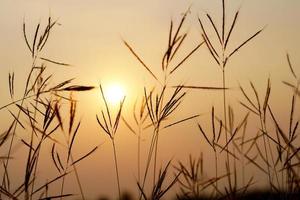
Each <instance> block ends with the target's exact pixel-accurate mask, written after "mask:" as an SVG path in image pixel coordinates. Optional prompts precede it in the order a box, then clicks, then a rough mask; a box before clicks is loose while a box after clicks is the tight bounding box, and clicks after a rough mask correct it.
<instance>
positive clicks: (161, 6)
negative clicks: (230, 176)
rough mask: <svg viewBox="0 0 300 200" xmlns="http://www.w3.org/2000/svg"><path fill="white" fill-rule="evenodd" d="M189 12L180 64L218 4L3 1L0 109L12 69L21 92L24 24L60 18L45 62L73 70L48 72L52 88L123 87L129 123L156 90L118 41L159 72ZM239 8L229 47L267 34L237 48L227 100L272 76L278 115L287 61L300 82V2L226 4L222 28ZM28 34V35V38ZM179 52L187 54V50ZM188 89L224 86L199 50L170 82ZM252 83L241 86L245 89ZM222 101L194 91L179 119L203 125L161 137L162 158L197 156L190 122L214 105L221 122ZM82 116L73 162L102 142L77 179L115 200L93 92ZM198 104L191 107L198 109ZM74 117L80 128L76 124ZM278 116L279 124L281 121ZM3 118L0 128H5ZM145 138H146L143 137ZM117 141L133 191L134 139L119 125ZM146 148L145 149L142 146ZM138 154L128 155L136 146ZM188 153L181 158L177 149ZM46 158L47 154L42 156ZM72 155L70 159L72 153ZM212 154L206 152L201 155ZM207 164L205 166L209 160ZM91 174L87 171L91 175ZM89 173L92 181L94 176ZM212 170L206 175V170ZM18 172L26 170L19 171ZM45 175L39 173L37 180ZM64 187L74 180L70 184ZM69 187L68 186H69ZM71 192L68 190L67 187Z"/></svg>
mask: <svg viewBox="0 0 300 200" xmlns="http://www.w3.org/2000/svg"><path fill="white" fill-rule="evenodd" d="M189 6H191V14H189V15H188V20H187V22H186V25H185V27H184V29H185V30H189V37H188V39H187V41H186V44H185V46H184V47H183V51H182V52H180V53H179V55H180V56H183V55H184V54H185V53H186V52H188V51H189V50H190V49H192V48H193V47H194V46H195V45H196V44H197V43H199V42H200V41H201V37H200V33H201V28H200V26H199V24H198V22H197V16H200V17H203V16H204V14H205V13H206V12H209V13H211V14H212V15H213V16H215V17H219V18H218V20H217V21H218V22H217V23H219V24H220V22H221V20H219V19H221V18H220V11H221V4H220V1H217V0H201V1H199V0H194V1H193V0H189V1H186V0H152V1H147V0H126V1H124V0H111V1H102V0H85V1H80V0H72V1H71V0H64V1H61V0H49V1H37V0H22V1H17V0H2V1H1V3H0V27H1V30H0V35H1V37H0V67H1V73H0V76H1V78H0V93H1V98H0V107H1V106H2V105H4V104H6V103H8V102H10V99H9V93H8V86H7V79H8V78H7V77H8V72H11V71H14V72H15V76H16V80H18V81H17V82H16V90H17V91H16V92H17V94H21V91H22V90H23V88H22V86H23V85H22V83H23V82H24V81H25V77H24V74H25V72H28V70H29V67H30V63H31V58H30V53H29V51H28V50H27V49H26V45H25V43H24V41H23V38H22V23H23V19H24V20H25V22H26V24H27V26H28V30H33V29H32V28H33V27H34V26H35V25H36V23H38V22H41V23H45V22H46V19H47V17H48V16H49V15H50V16H51V17H53V18H54V19H58V22H59V23H60V24H61V26H57V27H56V28H55V29H54V31H53V34H52V36H51V38H50V40H49V42H48V44H47V47H46V49H45V52H44V53H43V56H45V57H48V58H51V59H54V60H57V61H62V62H66V63H70V64H72V66H71V67H69V68H61V67H56V66H52V65H51V68H52V67H53V69H50V71H51V70H53V72H54V73H55V77H56V79H55V80H64V79H66V78H70V77H76V80H75V82H76V83H82V84H87V85H96V86H97V85H98V84H99V83H102V84H103V85H104V86H105V84H106V85H109V84H112V83H115V82H117V83H119V84H121V85H123V87H124V88H125V90H126V92H127V93H126V96H127V97H126V103H125V108H124V116H125V117H128V118H131V109H132V106H133V101H134V99H136V97H137V96H138V94H139V95H141V94H142V93H141V91H142V89H143V87H144V85H147V86H149V85H151V84H153V80H152V78H151V77H150V76H149V74H148V73H147V72H146V70H145V69H144V68H143V67H141V65H140V63H139V62H138V61H137V60H136V59H135V58H134V57H133V56H132V54H131V53H130V52H129V51H128V49H127V48H126V47H125V45H123V43H122V39H125V40H126V41H128V42H129V43H130V44H131V45H132V46H133V47H134V48H135V50H136V51H137V52H138V53H139V55H140V56H141V57H142V58H143V60H144V61H145V62H146V63H147V64H148V65H149V66H151V67H152V68H151V69H152V70H153V71H154V72H155V73H157V74H158V73H159V72H160V64H161V63H160V59H161V56H162V55H163V52H164V50H165V47H166V45H167V37H168V29H169V22H170V19H173V20H174V21H175V22H176V23H178V22H179V19H180V16H181V13H183V12H184V11H185V10H186V9H187V8H188V7H189ZM238 8H240V9H241V15H240V18H239V19H238V22H237V23H238V24H237V28H236V30H235V32H233V37H234V38H235V39H234V40H233V42H232V43H233V45H238V44H239V43H240V42H242V41H243V40H245V39H246V38H248V37H249V36H250V35H251V34H252V33H254V32H256V31H257V30H259V29H261V28H262V27H264V26H266V28H265V30H264V31H263V32H262V34H261V35H259V36H258V37H257V38H255V40H254V41H253V42H251V44H249V45H247V46H246V47H245V48H244V49H242V50H241V51H240V53H239V55H238V56H236V57H234V58H233V59H232V61H231V62H230V64H229V65H228V69H227V70H228V71H227V72H228V81H229V85H230V87H232V88H233V90H232V93H231V94H230V95H229V96H230V97H229V99H230V100H229V101H230V103H232V104H233V105H235V106H237V99H238V98H239V97H240V96H239V94H238V91H237V86H238V83H241V84H242V85H247V83H248V81H249V80H252V81H254V82H255V84H256V85H257V87H258V88H259V91H261V92H263V91H264V88H265V83H266V80H267V78H268V77H270V78H271V80H272V83H273V85H274V90H273V93H272V98H273V100H272V105H274V107H275V109H276V111H277V112H278V113H280V115H281V116H285V114H284V113H283V111H285V110H286V107H285V105H283V104H282V103H281V100H280V98H281V97H282V96H283V94H288V93H286V92H287V91H288V90H286V87H285V86H283V85H282V84H281V81H282V80H291V75H290V73H289V70H288V65H287V62H286V58H285V54H286V52H289V53H290V55H291V59H292V62H293V63H294V66H295V71H296V73H297V74H298V75H300V68H299V66H300V56H299V55H300V48H299V46H300V37H299V35H300V26H299V19H300V12H299V9H300V1H296V0H294V1H282V0H265V1H261V0H251V1H249V0H248V1H245V0H244V1H242V0H235V1H233V0H232V1H230V5H229V6H228V16H227V19H228V20H232V18H233V16H234V11H235V10H236V9H238ZM32 34H33V31H32V32H30V35H32ZM184 51H185V52H184ZM182 82H185V83H188V84H190V85H201V86H220V84H221V72H220V70H219V69H218V67H217V66H216V65H215V63H214V62H213V60H212V58H211V57H210V55H209V52H208V50H207V49H206V48H205V47H204V46H203V47H201V48H200V50H199V51H198V52H196V53H195V54H194V55H193V56H192V58H191V59H190V60H189V61H188V62H187V63H186V64H185V65H184V66H183V67H182V68H181V69H180V70H179V71H178V72H177V74H176V78H175V79H174V83H175V84H178V83H182ZM248 86H249V85H247V87H248ZM219 95H220V94H219V93H213V92H207V93H196V92H191V93H189V96H188V97H187V98H186V102H188V103H186V104H184V105H183V108H182V112H180V113H179V114H178V115H177V116H176V117H178V118H180V117H187V116H189V115H193V114H202V113H206V115H204V116H203V117H201V118H199V119H197V120H193V121H191V122H188V123H187V124H186V125H180V126H179V127H178V128H174V129H173V128H172V129H171V130H170V131H169V132H168V131H166V134H164V135H163V136H162V140H161V152H162V155H161V160H167V159H169V158H171V157H175V158H176V159H175V160H180V159H183V160H185V159H186V158H185V157H186V156H187V155H188V154H189V153H192V154H194V155H198V154H199V152H200V151H204V152H205V151H206V150H205V149H206V148H207V145H205V144H204V142H203V141H201V140H202V139H203V138H202V137H201V136H200V134H199V133H198V130H197V127H196V123H197V122H201V120H203V122H202V123H205V122H206V120H207V119H208V118H209V117H208V116H207V113H208V112H209V111H210V109H211V106H212V105H216V107H217V109H218V110H219V113H220V114H219V115H220V116H221V111H222V110H221V102H220V101H219V100H220V98H219ZM78 99H79V109H80V112H79V115H78V116H80V117H79V118H81V119H82V122H83V125H82V128H81V130H80V136H79V139H78V141H80V142H78V144H76V145H77V149H76V150H75V151H78V154H81V153H82V152H86V151H88V150H89V149H90V148H91V147H93V146H94V145H98V144H102V143H103V145H102V146H101V148H100V149H99V150H98V151H97V153H96V154H95V155H93V156H92V158H89V159H88V160H86V161H83V163H82V164H81V165H80V166H79V173H80V176H81V178H82V182H83V184H84V189H85V191H86V193H87V194H89V195H88V196H90V197H95V196H97V195H99V194H104V195H109V196H112V195H116V194H115V192H116V190H115V179H114V178H115V175H114V171H113V170H112V167H113V160H112V149H111V146H110V143H109V141H108V140H107V139H108V138H107V137H106V136H105V135H104V134H103V132H102V131H101V129H100V128H99V127H98V126H97V124H96V118H95V115H96V114H98V113H99V112H100V110H99V109H100V106H101V105H100V103H99V101H100V93H99V91H98V90H97V91H93V92H87V93H84V94H80V95H78ZM195 99H197V100H196V101H195ZM5 116H7V111H6V110H0V119H1V120H0V132H2V131H3V130H4V129H5V128H6V124H7V121H6V119H7V118H6V117H5ZM79 118H78V120H79ZM283 118H284V117H283ZM2 119H4V120H2ZM149 138H150V137H149V135H147V134H146V136H145V139H146V140H147V139H149ZM116 140H117V143H118V150H119V157H120V166H123V167H122V168H121V169H120V174H121V185H123V187H124V189H128V190H133V189H132V188H134V189H136V187H135V182H134V181H135V178H136V171H135V170H134V169H135V167H136V160H135V159H136V158H135V154H136V151H135V150H136V149H135V144H136V138H135V137H134V136H133V135H132V134H131V133H129V131H128V129H126V127H125V126H124V125H122V126H121V130H120V134H119V135H118V137H117V138H116ZM145 144H147V142H145ZM133 147H134V148H133ZM182 149H184V150H182ZM47 153H49V152H48V151H47V150H45V155H46V154H47ZM75 154H76V153H75ZM207 155H209V154H207ZM208 160H209V158H208ZM87 169H88V170H87ZM91 171H92V173H90V172H91ZM208 171H209V170H208ZM15 173H16V174H21V175H22V173H23V172H22V171H21V172H20V171H16V172H15ZM43 176H44V174H43V172H41V177H43ZM70 179H71V180H70V182H71V181H72V178H70ZM73 181H74V180H73ZM70 187H72V184H70Z"/></svg>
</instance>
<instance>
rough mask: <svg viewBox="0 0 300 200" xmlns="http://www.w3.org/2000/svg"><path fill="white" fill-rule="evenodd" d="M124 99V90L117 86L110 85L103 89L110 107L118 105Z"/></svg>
mask: <svg viewBox="0 0 300 200" xmlns="http://www.w3.org/2000/svg"><path fill="white" fill-rule="evenodd" d="M124 97H125V92H124V89H123V88H122V86H120V85H118V84H113V85H110V86H108V87H107V88H106V89H105V98H106V100H107V102H108V103H110V104H112V105H116V104H119V103H120V102H121V101H122V100H123V98H124Z"/></svg>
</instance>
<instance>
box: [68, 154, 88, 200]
mask: <svg viewBox="0 0 300 200" xmlns="http://www.w3.org/2000/svg"><path fill="white" fill-rule="evenodd" d="M71 161H72V163H74V158H73V156H72V154H71ZM73 168H74V172H75V176H76V180H77V183H78V187H79V190H80V195H81V198H82V200H85V196H84V193H83V189H82V185H81V182H80V179H79V174H78V171H77V168H76V165H75V164H74V165H73Z"/></svg>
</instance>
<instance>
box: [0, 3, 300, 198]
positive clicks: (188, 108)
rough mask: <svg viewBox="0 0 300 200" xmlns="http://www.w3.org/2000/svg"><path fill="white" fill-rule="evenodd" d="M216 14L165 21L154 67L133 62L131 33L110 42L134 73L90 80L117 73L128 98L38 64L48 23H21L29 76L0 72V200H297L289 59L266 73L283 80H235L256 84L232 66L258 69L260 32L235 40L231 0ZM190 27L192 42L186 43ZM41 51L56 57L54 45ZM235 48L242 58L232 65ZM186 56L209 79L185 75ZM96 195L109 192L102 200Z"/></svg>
mask: <svg viewBox="0 0 300 200" xmlns="http://www.w3.org/2000/svg"><path fill="white" fill-rule="evenodd" d="M216 5H218V8H216V10H217V14H216V13H211V12H209V11H207V12H206V11H205V12H204V13H201V14H198V15H197V14H196V15H195V13H193V5H191V6H190V7H188V8H187V9H185V10H183V13H181V14H178V16H177V17H176V18H175V19H171V20H170V21H169V23H168V24H167V25H166V26H164V29H163V30H164V33H163V36H164V38H163V40H164V41H165V42H164V43H163V45H160V46H159V47H158V48H157V49H155V50H154V49H152V45H150V44H149V45H150V46H151V48H148V47H147V46H145V47H143V48H144V50H145V52H148V53H149V51H150V52H151V53H153V54H154V55H156V53H157V52H162V53H161V54H160V56H159V59H158V60H156V61H149V60H147V59H145V58H144V56H143V54H144V52H143V49H141V46H143V45H142V44H138V45H136V42H141V41H143V40H145V41H147V40H148V39H147V38H144V36H143V35H141V37H143V39H141V38H136V42H135V38H131V39H127V38H128V37H121V39H120V45H122V48H123V49H125V50H126V55H127V56H129V57H130V59H131V62H132V63H131V65H133V66H134V69H122V70H124V71H115V72H114V73H111V74H105V73H103V74H104V75H102V79H104V80H107V79H109V78H110V77H113V76H114V75H115V74H117V75H116V77H118V79H119V81H120V80H122V78H124V80H127V79H126V75H125V74H126V72H125V71H130V72H129V73H131V74H133V75H132V77H131V79H132V80H130V83H129V85H130V84H131V86H130V87H131V90H133V91H134V92H135V93H136V95H135V96H134V97H133V95H132V96H130V94H129V93H127V92H126V89H125V90H124V88H122V85H118V84H117V85H113V86H112V85H111V86H110V87H109V85H107V84H106V82H105V81H100V80H98V81H99V82H98V83H97V84H94V83H92V82H89V81H86V80H88V79H89V77H88V78H87V79H83V81H82V80H81V78H80V73H84V72H83V71H85V70H86V71H89V68H88V67H85V68H84V69H80V70H82V72H79V73H78V74H79V75H78V74H77V75H76V76H77V77H73V76H71V75H70V74H72V73H74V72H72V70H76V69H75V68H76V64H75V65H72V64H69V62H64V61H61V60H62V59H63V58H62V59H58V60H56V59H52V58H50V57H48V54H47V46H48V45H51V43H55V42H56V40H55V38H56V35H55V31H56V29H57V28H60V26H61V25H62V24H61V23H60V20H58V19H56V18H55V17H54V16H50V17H48V18H47V19H46V20H44V21H40V22H38V23H37V24H35V25H32V24H28V22H27V21H26V20H24V21H23V22H22V27H20V30H19V31H20V33H22V35H21V37H22V41H23V44H24V46H25V47H26V49H25V50H26V55H27V56H28V59H29V60H30V61H29V67H27V70H24V71H23V72H21V74H20V71H18V72H19V74H18V73H15V72H14V70H13V69H12V70H10V71H9V73H8V74H5V75H4V73H1V77H3V80H4V79H5V80H6V81H5V84H6V87H5V90H4V89H2V88H1V96H2V97H1V98H2V99H1V101H0V116H1V124H0V161H1V166H0V181H1V185H0V199H14V200H16V199H25V200H32V199H93V198H94V196H95V195H94V194H93V195H91V194H89V191H93V193H97V196H98V197H99V199H102V200H104V199H123V200H125V199H140V200H141V199H144V200H148V199H149V200H150V199H151V200H159V199H178V200H188V199H232V200H234V199H286V200H296V199H299V196H300V141H299V137H298V136H299V120H300V115H299V114H300V112H299V108H300V107H299V106H300V104H299V98H300V90H299V87H300V77H299V76H300V75H299V64H296V63H294V60H297V59H296V58H295V59H294V58H293V56H291V55H290V54H289V53H288V52H286V53H285V54H283V55H282V66H280V67H281V68H282V71H284V72H277V73H279V75H278V76H279V77H280V73H282V74H283V73H287V74H288V78H287V79H285V77H284V79H283V80H276V79H275V81H274V78H273V77H272V73H271V72H267V74H269V76H266V77H263V78H262V79H263V81H262V79H258V80H245V79H244V78H243V77H242V75H240V74H242V71H243V70H246V71H247V70H248V71H247V73H252V74H253V77H256V76H257V77H261V76H262V74H260V73H259V72H256V71H255V69H254V70H251V69H238V70H237V66H239V67H251V63H256V62H259V61H256V62H255V61H253V59H254V58H252V57H251V55H252V54H253V55H254V54H257V53H255V52H256V50H255V49H256V48H255V46H256V45H257V43H259V38H260V37H263V35H264V34H266V33H265V32H266V30H267V29H268V26H267V25H265V26H262V27H258V28H254V30H253V31H251V32H243V31H244V30H241V28H239V24H240V23H241V24H243V20H242V19H243V18H242V19H241V20H240V18H241V15H242V14H243V10H242V9H241V8H237V9H233V8H232V6H230V5H231V1H225V0H219V1H217V4H216ZM192 19H194V20H196V21H197V28H198V30H199V31H198V33H197V34H198V36H197V39H190V38H191V36H190V35H192V34H193V33H192V34H191V31H190V29H189V28H188V27H189V23H190V21H191V20H192ZM244 23H246V22H244ZM251 28H252V27H251ZM103 29H104V28H103ZM155 31H156V30H155ZM247 31H248V30H247ZM238 32H242V33H243V34H241V35H238V37H237V33H238ZM146 35H148V34H146ZM70 37H71V36H70ZM265 37H268V36H265ZM83 40H84V41H85V40H86V41H88V38H85V39H83ZM291 40H292V39H291ZM297 41H298V40H295V43H297ZM74 42H75V43H76V41H74ZM49 43H50V44H49ZM188 43H189V44H188ZM136 46H137V47H136ZM275 47H276V48H277V49H278V48H281V46H277V45H276V42H274V47H272V48H275ZM51 48H57V49H58V50H57V52H58V54H60V51H59V49H60V48H62V47H60V46H59V45H58V44H57V46H55V45H54V46H53V45H52V46H51ZM247 48H252V49H254V50H252V51H253V52H254V53H253V52H250V53H249V54H248V56H243V54H242V53H243V51H246V50H247ZM161 49H163V50H161ZM257 51H259V50H257ZM203 52H204V53H205V54H206V56H203V57H201V56H200V54H201V53H203ZM146 54H147V53H146ZM268 55H269V52H261V57H267V56H268ZM292 55H293V54H292ZM108 57H109V58H111V57H110V56H108ZM150 57H151V56H150ZM197 57H198V58H199V57H201V62H204V63H208V64H203V63H202V64H201V65H208V66H209V67H212V68H214V69H213V71H212V72H211V71H207V75H206V74H205V71H201V70H199V69H197V70H198V71H197V70H196V71H195V70H194V71H193V70H190V69H189V68H188V67H187V66H189V65H190V62H191V63H193V64H195V63H196V62H193V60H195V59H196V58H197ZM240 57H241V59H240V60H239V62H238V63H237V62H235V60H238V59H239V58H240ZM147 58H149V57H147ZM155 58H156V56H155ZM203 58H204V59H203ZM14 59H15V58H14ZM113 59H116V58H115V57H113ZM267 59H268V58H267ZM271 59H272V58H270V60H271ZM116 60H118V59H116ZM203 60H204V61H203ZM197 61H198V60H197ZM24 63H26V62H24ZM149 63H155V65H154V66H155V67H153V65H152V64H149ZM249 63H250V64H249ZM196 64H197V63H196ZM248 64H249V66H248ZM157 65H158V67H157ZM242 65H245V66H242ZM264 65H266V64H265V63H264V64H262V66H261V68H263V66H264ZM194 67H195V66H194ZM110 68H113V66H107V67H106V68H105V69H107V70H108V69H110ZM232 68H233V69H232ZM234 70H235V71H234ZM62 71H63V72H62ZM195 72H197V73H199V77H200V76H201V77H202V78H196V81H194V82H189V81H188V80H189V77H186V76H189V75H191V76H192V75H194V76H196V77H198V75H197V73H195ZM92 73H96V72H91V74H92ZM212 76H213V77H212ZM91 77H92V76H91ZM103 77H108V78H103ZM233 78H236V80H233ZM142 79H145V80H144V82H143V81H141V80H142ZM209 79H213V80H214V81H213V83H212V84H211V83H209V84H207V82H208V81H207V80H209ZM135 80H137V81H136V82H134V81H135ZM202 80H204V81H203V82H202ZM103 82H104V83H103ZM121 82H122V81H121ZM1 83H2V82H1ZM4 93H5V94H4ZM93 97H95V99H96V100H91V99H92V98H93ZM4 98H7V99H4ZM91 110H92V111H94V112H95V113H94V114H92V116H90V115H88V114H90V113H91ZM92 124H94V125H92ZM95 125H96V126H95ZM91 133H96V134H95V135H97V136H89V135H88V134H91ZM192 133H196V134H194V135H193V134H192ZM98 135H100V136H99V137H100V138H98ZM90 137H91V138H90ZM101 152H102V153H101ZM101 167H102V168H101ZM85 177H89V178H85ZM128 177H130V178H128ZM98 179H100V182H99V180H98ZM99 183H100V185H99ZM101 188H103V189H101ZM105 190H107V191H112V192H110V193H113V195H112V196H108V198H106V196H107V193H106V194H103V193H102V192H105ZM108 193H109V192H108ZM98 197H97V198H98Z"/></svg>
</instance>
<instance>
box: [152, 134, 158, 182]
mask: <svg viewBox="0 0 300 200" xmlns="http://www.w3.org/2000/svg"><path fill="white" fill-rule="evenodd" d="M158 133H159V132H158V131H157V133H156V138H155V141H154V142H155V149H154V163H153V188H154V187H155V181H156V165H157V154H158Z"/></svg>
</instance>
